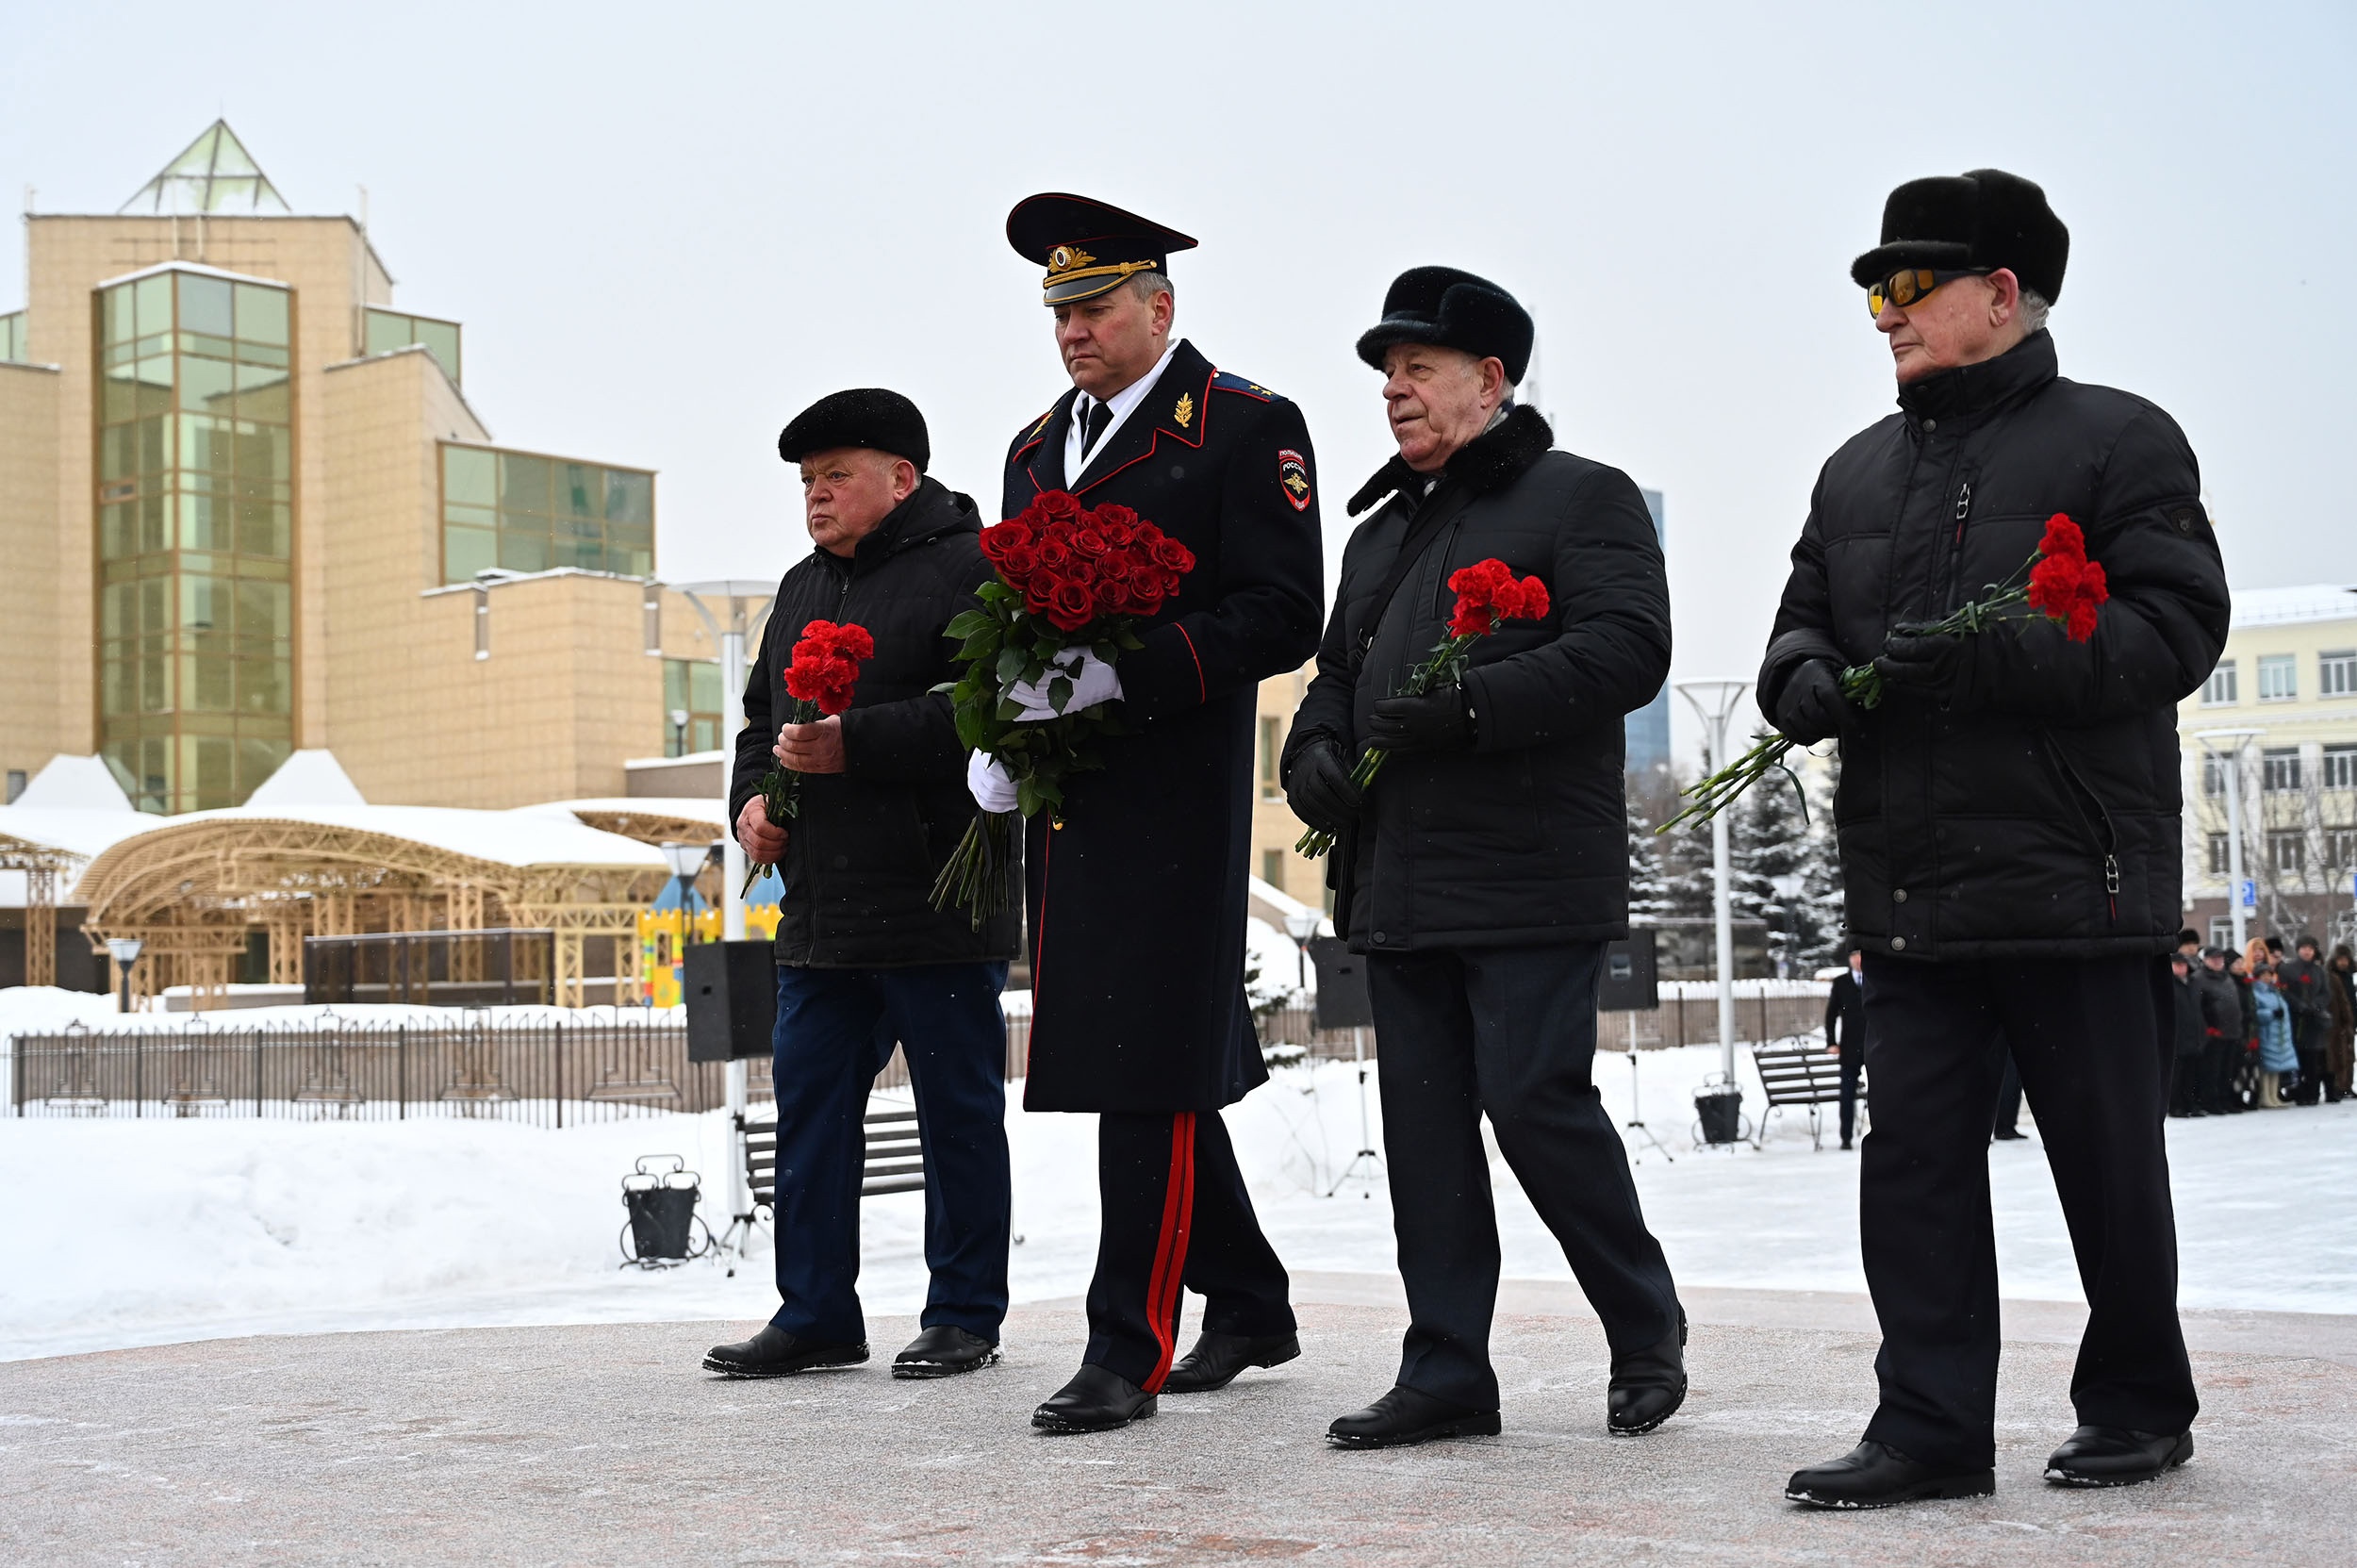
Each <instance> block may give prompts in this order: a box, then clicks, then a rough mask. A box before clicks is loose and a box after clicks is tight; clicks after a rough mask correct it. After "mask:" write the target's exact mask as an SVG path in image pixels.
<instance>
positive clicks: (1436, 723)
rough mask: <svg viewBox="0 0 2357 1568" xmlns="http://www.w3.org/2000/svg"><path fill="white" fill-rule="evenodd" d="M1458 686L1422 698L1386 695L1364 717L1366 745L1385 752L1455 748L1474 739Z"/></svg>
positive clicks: (1470, 715) (1469, 710) (1470, 718)
mask: <svg viewBox="0 0 2357 1568" xmlns="http://www.w3.org/2000/svg"><path fill="white" fill-rule="evenodd" d="M1467 701H1468V700H1467V698H1466V695H1465V688H1464V687H1462V686H1439V687H1436V688H1435V689H1433V690H1431V691H1427V692H1426V693H1425V694H1424V695H1423V696H1422V697H1386V698H1384V699H1382V700H1381V701H1378V702H1376V704H1375V712H1374V713H1373V714H1372V715H1371V716H1370V717H1369V718H1368V719H1367V744H1368V745H1370V746H1380V747H1381V748H1383V750H1385V751H1397V752H1409V751H1461V750H1463V749H1464V748H1465V747H1468V746H1471V745H1472V744H1473V742H1474V716H1473V709H1472V708H1471V707H1469V706H1468V705H1467Z"/></svg>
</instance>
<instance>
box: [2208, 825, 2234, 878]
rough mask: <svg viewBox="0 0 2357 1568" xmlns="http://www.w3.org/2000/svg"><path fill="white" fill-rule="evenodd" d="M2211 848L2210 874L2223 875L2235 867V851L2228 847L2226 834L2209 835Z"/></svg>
mask: <svg viewBox="0 0 2357 1568" xmlns="http://www.w3.org/2000/svg"><path fill="white" fill-rule="evenodd" d="M2209 850H2210V875H2212V876H2214V877H2222V876H2225V875H2226V874H2227V873H2228V872H2229V871H2230V870H2232V869H2233V864H2234V857H2233V851H2232V850H2230V849H2229V848H2228V847H2227V843H2226V835H2225V834H2222V833H2214V834H2210V835H2209Z"/></svg>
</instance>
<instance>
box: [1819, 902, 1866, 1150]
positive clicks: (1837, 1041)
mask: <svg viewBox="0 0 2357 1568" xmlns="http://www.w3.org/2000/svg"><path fill="white" fill-rule="evenodd" d="M1865 972H1866V950H1865V949H1863V948H1859V947H1857V946H1855V945H1853V946H1852V947H1851V949H1850V966H1849V968H1848V969H1846V970H1844V971H1843V972H1842V973H1840V974H1838V975H1836V976H1834V977H1833V986H1832V988H1831V989H1830V990H1828V991H1827V992H1826V993H1825V1048H1826V1049H1827V1050H1829V1051H1834V1052H1837V1053H1838V1055H1839V1056H1840V1058H1841V1147H1843V1148H1845V1149H1846V1148H1848V1147H1851V1134H1852V1133H1853V1132H1854V1131H1855V1130H1856V1128H1857V1075H1858V1071H1859V1069H1860V1068H1862V1067H1864V1066H1865V1065H1866V981H1865Z"/></svg>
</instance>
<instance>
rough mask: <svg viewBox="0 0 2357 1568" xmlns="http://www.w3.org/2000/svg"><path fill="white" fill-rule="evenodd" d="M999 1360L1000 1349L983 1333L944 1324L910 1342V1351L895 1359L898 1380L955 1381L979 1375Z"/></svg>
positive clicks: (893, 1364) (894, 1368) (893, 1370)
mask: <svg viewBox="0 0 2357 1568" xmlns="http://www.w3.org/2000/svg"><path fill="white" fill-rule="evenodd" d="M997 1359H998V1347H997V1345H993V1344H991V1342H990V1341H988V1340H986V1339H984V1338H982V1336H981V1335H980V1334H969V1333H967V1332H966V1331H965V1330H964V1329H961V1328H958V1327H957V1326H956V1325H954V1324H949V1323H943V1324H939V1325H936V1326H935V1327H933V1328H931V1329H926V1330H925V1331H924V1332H923V1333H921V1334H919V1335H917V1336H916V1337H915V1339H913V1340H911V1341H909V1344H908V1348H907V1349H905V1350H903V1351H901V1352H900V1353H899V1354H898V1355H897V1356H895V1357H893V1358H892V1375H893V1376H894V1377H895V1378H954V1377H956V1376H957V1375H958V1374H959V1373H961V1372H980V1371H981V1369H982V1368H983V1367H986V1366H988V1365H990V1364H991V1363H992V1362H995V1361H997Z"/></svg>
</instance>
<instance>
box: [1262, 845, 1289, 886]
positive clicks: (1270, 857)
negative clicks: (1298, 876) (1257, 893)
mask: <svg viewBox="0 0 2357 1568" xmlns="http://www.w3.org/2000/svg"><path fill="white" fill-rule="evenodd" d="M1261 881H1262V882H1264V883H1268V884H1269V885H1270V886H1271V887H1274V888H1276V889H1277V891H1278V892H1279V893H1282V892H1283V891H1284V890H1285V851H1284V850H1261Z"/></svg>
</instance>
